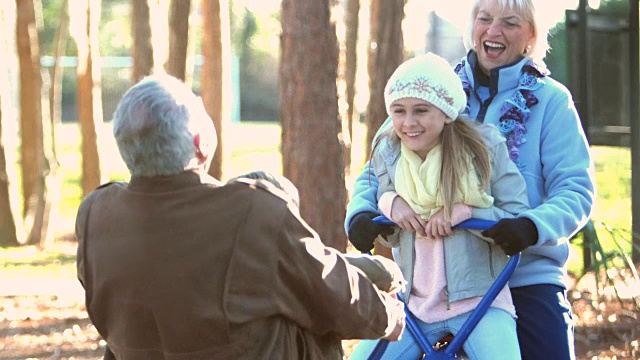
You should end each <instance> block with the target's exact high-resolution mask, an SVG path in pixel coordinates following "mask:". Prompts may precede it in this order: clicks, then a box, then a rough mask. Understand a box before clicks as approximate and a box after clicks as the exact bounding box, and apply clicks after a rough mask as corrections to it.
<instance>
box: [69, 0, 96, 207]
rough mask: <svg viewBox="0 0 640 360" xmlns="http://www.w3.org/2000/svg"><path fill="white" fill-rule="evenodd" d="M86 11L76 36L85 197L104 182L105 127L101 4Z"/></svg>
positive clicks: (88, 4)
mask: <svg viewBox="0 0 640 360" xmlns="http://www.w3.org/2000/svg"><path fill="white" fill-rule="evenodd" d="M83 6H84V8H83V9H79V10H80V11H77V12H76V13H75V16H78V17H80V18H81V22H82V24H84V27H83V28H82V30H83V31H78V32H77V33H75V34H73V35H74V37H75V39H76V44H77V46H78V74H77V76H78V120H79V123H80V133H81V139H82V179H81V187H82V194H83V196H86V195H88V194H89V193H90V192H91V191H93V190H94V189H95V188H96V187H98V186H99V185H100V183H101V182H102V179H101V177H102V171H101V159H100V151H99V149H100V146H99V144H100V139H99V136H100V133H101V132H100V131H99V130H100V128H101V127H102V122H103V121H102V94H101V88H100V67H99V65H97V64H98V63H97V61H96V60H98V59H99V56H100V55H99V52H98V23H99V20H100V0H84V2H83Z"/></svg>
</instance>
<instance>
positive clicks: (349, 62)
mask: <svg viewBox="0 0 640 360" xmlns="http://www.w3.org/2000/svg"><path fill="white" fill-rule="evenodd" d="M359 12H360V0H347V6H346V9H345V20H344V21H345V27H346V35H345V71H344V73H345V83H346V98H347V99H346V100H347V129H346V131H345V130H343V136H344V137H347V136H348V137H349V139H345V140H344V142H345V144H346V143H347V140H348V143H349V144H350V145H351V144H352V142H353V116H354V113H355V110H354V108H353V103H354V101H355V95H356V86H355V83H356V72H357V69H358V56H357V54H358V52H357V46H358V23H359V17H358V13H359ZM343 121H344V119H343ZM347 152H348V154H347V156H345V168H346V169H349V168H350V167H351V146H349V148H348V149H347Z"/></svg>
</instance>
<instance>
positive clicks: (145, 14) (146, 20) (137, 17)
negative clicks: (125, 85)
mask: <svg viewBox="0 0 640 360" xmlns="http://www.w3.org/2000/svg"><path fill="white" fill-rule="evenodd" d="M131 34H132V37H133V46H132V54H131V56H132V57H133V70H132V73H131V82H132V83H133V84H135V83H137V82H138V81H140V79H142V78H143V77H145V76H147V75H149V74H151V72H152V71H153V46H152V45H151V23H150V17H149V2H148V0H131Z"/></svg>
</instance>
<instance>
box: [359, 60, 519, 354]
mask: <svg viewBox="0 0 640 360" xmlns="http://www.w3.org/2000/svg"><path fill="white" fill-rule="evenodd" d="M384 95H385V105H386V107H387V111H388V113H389V115H390V116H391V119H392V121H391V122H387V124H386V125H385V126H383V128H382V129H381V130H380V131H379V132H378V134H379V136H378V137H377V138H376V139H375V140H374V147H373V151H372V159H371V163H372V167H373V170H374V175H375V176H376V178H377V179H378V181H379V185H378V196H377V198H378V199H379V200H378V206H379V209H380V211H381V212H382V213H383V214H385V215H386V216H387V217H389V218H391V219H392V220H393V221H395V222H396V224H398V226H399V227H400V231H399V232H396V233H394V234H393V235H391V236H388V237H387V238H386V240H382V239H381V240H382V242H383V243H385V244H386V245H388V246H391V247H393V255H394V259H395V261H396V262H397V263H398V265H399V266H400V269H401V270H402V273H403V275H404V277H405V279H406V280H407V282H408V284H407V285H408V286H407V291H406V292H405V293H403V294H402V298H403V299H404V300H405V301H406V302H407V306H408V307H409V310H411V312H412V313H413V314H414V315H415V317H416V320H418V321H417V322H418V324H419V325H420V327H421V329H422V331H423V332H424V333H425V334H426V336H427V338H428V339H429V341H430V342H431V343H435V342H436V341H437V340H439V339H441V338H442V337H444V336H446V335H447V334H449V333H451V334H454V335H455V334H456V333H457V331H458V330H459V329H460V327H461V326H462V324H463V323H464V321H465V320H466V319H467V317H468V316H469V314H470V312H471V311H472V310H473V309H474V308H475V307H476V306H477V304H478V302H479V301H480V298H481V296H482V295H484V293H485V292H486V291H487V289H488V288H489V287H490V286H491V284H492V283H493V282H494V280H495V278H496V276H497V275H498V274H499V273H500V271H501V270H502V268H503V267H504V265H505V264H506V262H507V260H508V258H507V256H506V255H505V253H504V251H503V250H502V249H501V248H500V247H498V246H496V245H495V244H493V243H491V242H490V241H489V239H486V238H482V237H481V235H479V234H476V233H472V232H470V231H466V230H453V229H452V227H453V226H455V225H456V224H458V223H460V222H462V221H463V220H466V219H468V218H470V217H472V216H473V217H476V218H483V219H491V220H498V219H501V218H513V217H515V215H516V214H518V213H519V212H521V211H524V210H527V209H528V200H527V193H526V186H525V183H524V179H523V178H522V176H521V175H520V173H519V171H518V169H517V168H516V166H515V165H514V164H513V162H511V161H510V160H509V154H508V152H507V147H506V145H505V139H504V138H503V137H502V136H501V135H500V133H499V132H498V130H497V129H496V128H495V127H494V126H490V125H475V124H474V123H472V122H469V121H467V120H465V119H461V118H459V115H460V113H461V112H462V111H463V110H464V108H465V104H466V95H465V92H464V90H463V88H462V85H461V83H460V80H459V78H458V77H457V75H456V74H455V72H454V71H453V69H452V68H451V67H450V65H449V64H448V63H447V62H446V61H445V60H444V59H442V58H440V57H438V56H436V55H434V54H431V53H430V54H426V55H423V56H419V57H416V58H413V59H410V60H408V61H407V62H405V63H404V64H402V65H400V66H399V67H398V69H396V71H395V72H394V74H393V75H392V76H391V78H390V79H389V81H388V82H387V86H386V87H385V94H384ZM404 335H405V336H403V337H402V338H401V339H400V340H399V341H398V342H394V343H390V344H389V347H388V348H387V350H386V351H385V355H384V358H385V359H416V358H418V357H419V356H420V348H419V346H418V345H417V344H416V343H415V341H414V340H413V338H412V336H411V335H409V334H406V333H405V334H404ZM374 345H375V342H374V341H363V342H361V343H360V345H359V346H358V347H357V348H356V350H355V351H354V353H353V354H352V356H351V359H364V358H367V357H368V355H369V354H370V352H371V350H372V349H373V346H374ZM463 349H464V351H465V353H466V354H467V356H469V357H470V358H471V359H480V360H482V359H491V360H496V359H505V360H514V359H520V349H519V346H518V340H517V336H516V323H515V310H514V307H513V304H512V301H511V297H510V293H509V290H508V289H507V288H506V287H505V288H504V289H503V290H502V291H501V292H500V293H499V295H498V297H497V298H496V300H495V301H494V302H493V304H492V305H491V308H489V310H488V311H487V313H486V314H485V315H484V317H483V318H482V320H481V321H480V322H479V323H478V325H477V326H476V328H475V329H474V330H473V331H472V332H471V334H470V335H469V337H468V339H467V341H466V342H465V344H464V345H463Z"/></svg>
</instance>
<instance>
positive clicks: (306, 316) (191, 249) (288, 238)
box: [76, 75, 404, 360]
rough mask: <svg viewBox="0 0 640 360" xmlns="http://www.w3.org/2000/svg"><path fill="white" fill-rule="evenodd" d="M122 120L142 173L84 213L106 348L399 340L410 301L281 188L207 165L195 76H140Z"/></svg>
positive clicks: (126, 149) (89, 270) (124, 103)
mask: <svg viewBox="0 0 640 360" xmlns="http://www.w3.org/2000/svg"><path fill="white" fill-rule="evenodd" d="M113 126H114V129H113V131H114V135H115V139H116V142H117V145H118V149H119V151H120V154H121V156H122V158H123V160H124V162H125V163H126V165H127V167H128V169H129V171H130V173H131V179H130V181H129V183H122V182H114V183H108V184H105V185H103V186H101V187H99V188H98V189H96V190H95V191H93V192H92V193H91V194H89V195H88V196H87V197H86V198H85V199H84V200H83V201H82V204H81V205H80V208H79V210H78V215H77V218H76V236H77V238H78V264H77V266H78V278H79V280H80V282H81V283H82V285H83V286H84V288H85V290H86V307H87V311H88V313H89V317H90V319H91V321H92V322H93V324H94V325H95V326H96V328H97V329H98V331H99V333H100V334H101V335H102V336H103V337H104V339H105V340H106V342H107V347H108V348H107V351H106V355H105V358H116V359H132V360H133V359H135V360H145V359H176V360H177V359H180V360H189V359H208V360H210V359H224V360H228V359H341V358H342V348H341V340H342V339H350V338H387V339H390V340H396V339H397V338H398V336H399V334H400V333H401V332H402V330H403V327H404V312H403V308H402V304H401V303H400V302H399V301H397V300H396V299H395V298H394V297H393V296H392V295H391V294H389V293H386V292H384V291H381V290H380V289H379V288H378V287H377V286H376V285H374V284H373V283H372V282H371V281H370V280H369V279H368V278H367V277H366V275H365V273H364V272H362V271H361V270H359V269H358V268H356V267H354V266H352V265H350V264H349V262H348V261H347V260H346V258H345V257H344V256H343V255H342V254H340V253H338V252H336V251H335V250H333V249H331V248H327V247H325V246H324V245H323V244H322V242H321V241H320V239H319V238H318V235H317V234H316V232H315V231H313V229H311V228H310V227H309V226H308V225H307V224H306V223H305V222H304V221H303V220H302V219H301V218H300V216H299V215H298V212H297V211H296V209H294V208H293V207H294V205H293V203H292V202H291V201H287V199H286V197H284V196H283V195H282V192H278V191H275V190H274V189H275V187H274V186H269V185H268V184H265V182H264V181H263V180H260V179H257V180H256V179H244V180H243V181H233V182H231V183H229V184H226V185H223V184H221V183H220V182H219V181H218V180H216V179H214V178H212V177H210V176H208V175H207V169H208V167H209V164H210V161H211V158H212V156H213V153H214V151H215V148H216V133H215V129H214V127H213V124H212V121H211V119H210V118H209V116H208V115H207V113H206V112H205V109H204V106H203V104H202V102H201V101H200V99H199V98H198V97H197V96H195V95H194V94H193V92H192V91H191V90H190V89H189V88H188V87H187V86H186V85H185V84H184V83H182V82H180V81H178V80H177V79H175V78H172V77H169V76H167V75H159V76H152V77H148V78H146V79H144V80H143V81H141V82H139V83H138V84H136V85H135V86H133V87H132V88H131V89H129V91H127V93H126V94H125V95H124V96H123V98H122V99H121V101H120V103H119V105H118V108H117V110H116V113H115V116H114V124H113ZM392 272H393V271H392Z"/></svg>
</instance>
